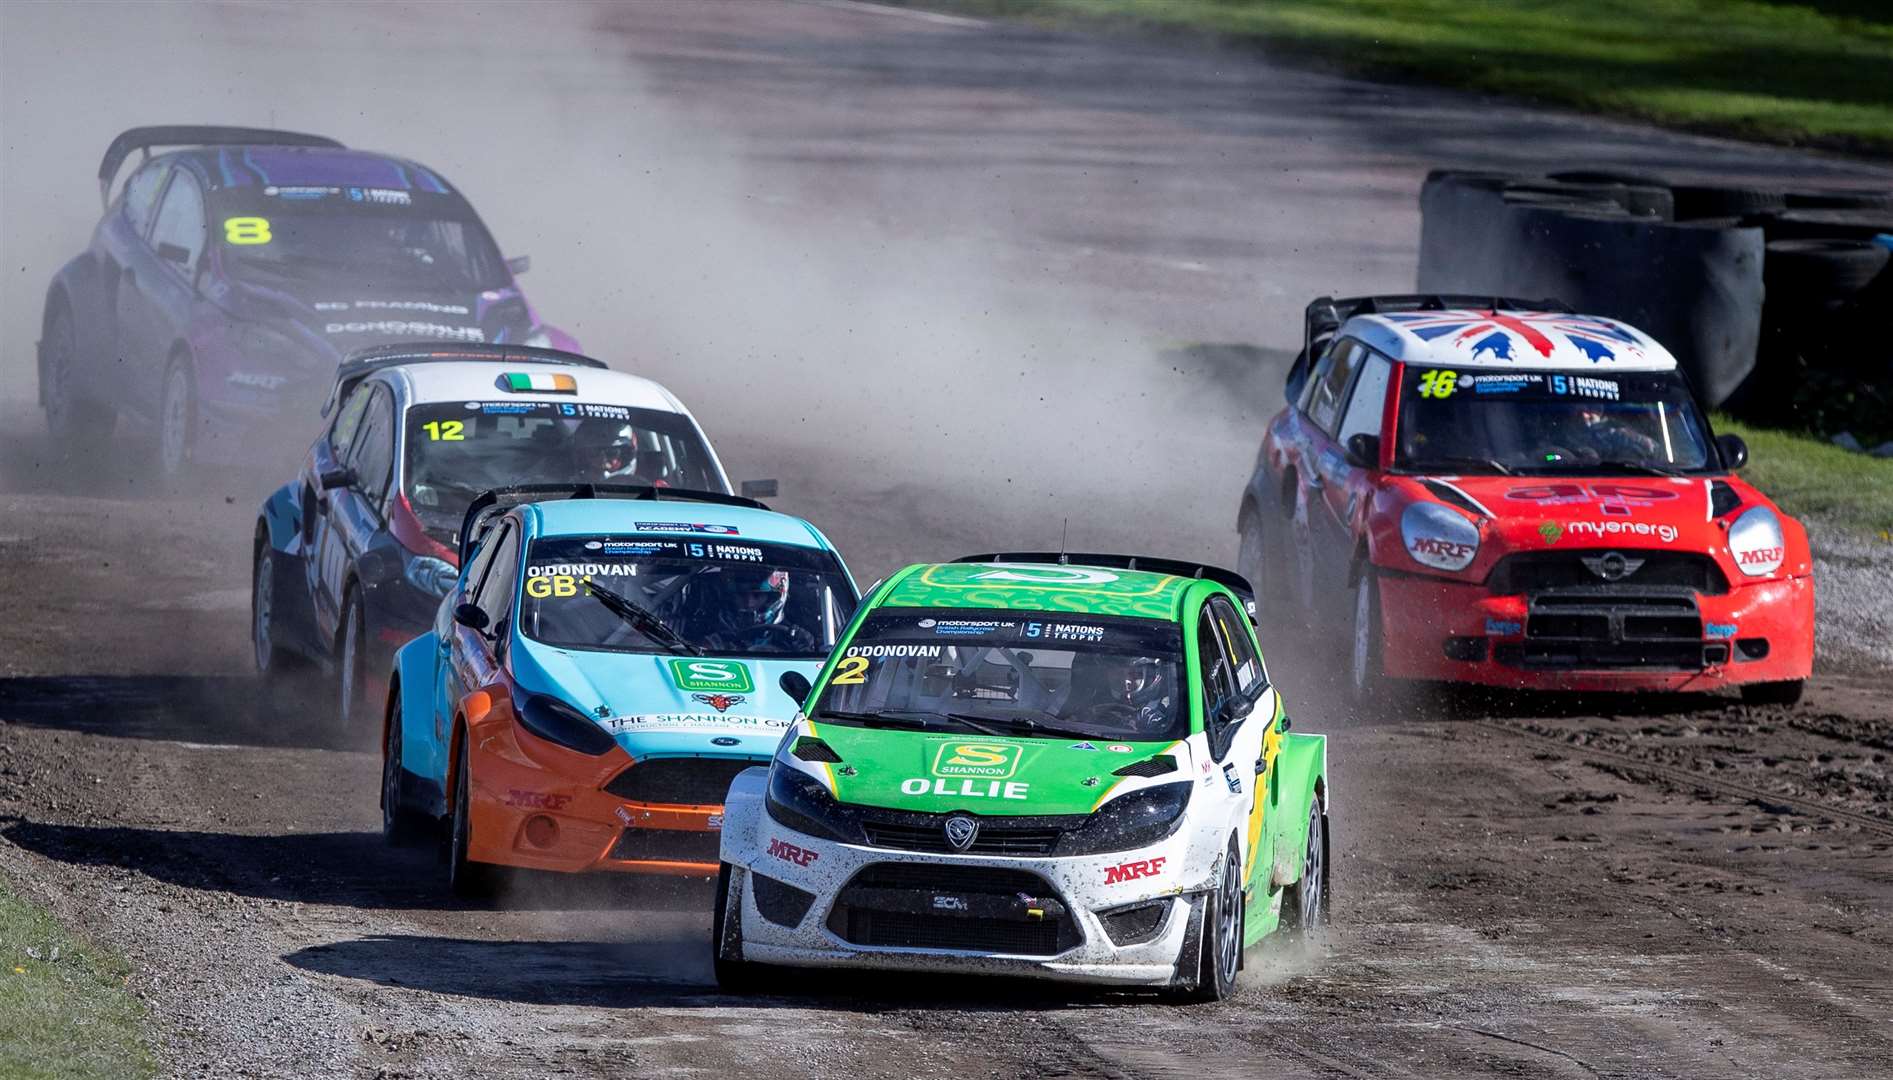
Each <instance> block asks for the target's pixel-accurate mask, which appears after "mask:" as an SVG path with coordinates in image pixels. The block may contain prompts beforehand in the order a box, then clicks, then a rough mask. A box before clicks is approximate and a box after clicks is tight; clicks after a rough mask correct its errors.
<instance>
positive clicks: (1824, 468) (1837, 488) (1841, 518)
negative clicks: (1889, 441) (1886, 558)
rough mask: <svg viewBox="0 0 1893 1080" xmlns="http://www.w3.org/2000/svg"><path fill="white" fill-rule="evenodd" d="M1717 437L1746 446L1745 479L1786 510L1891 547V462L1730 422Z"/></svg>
mask: <svg viewBox="0 0 1893 1080" xmlns="http://www.w3.org/2000/svg"><path fill="white" fill-rule="evenodd" d="M1714 422H1715V429H1716V433H1717V434H1719V435H1721V434H1727V435H1740V436H1741V437H1742V438H1743V440H1744V441H1746V442H1747V443H1748V467H1747V468H1745V469H1743V470H1742V477H1743V479H1745V480H1747V481H1748V482H1749V483H1751V484H1754V485H1755V486H1756V487H1758V488H1760V489H1761V490H1762V492H1763V493H1764V494H1766V495H1767V496H1768V497H1769V498H1771V499H1773V500H1775V502H1777V503H1779V504H1780V505H1781V508H1782V509H1783V510H1786V511H1788V512H1789V513H1790V514H1793V515H1795V516H1796V517H1800V516H1802V515H1805V514H1812V515H1814V516H1816V517H1819V518H1820V519H1822V520H1823V521H1827V522H1832V523H1834V524H1836V525H1839V526H1840V527H1842V528H1845V529H1849V530H1851V531H1854V532H1858V533H1861V534H1863V535H1868V536H1872V537H1875V538H1877V539H1878V540H1880V541H1881V542H1888V541H1893V460H1889V459H1886V458H1876V457H1869V456H1868V455H1866V454H1858V453H1854V452H1853V451H1850V450H1842V449H1841V448H1840V447H1838V446H1833V445H1831V444H1829V443H1825V442H1822V441H1820V440H1819V439H1816V438H1813V437H1811V436H1808V435H1802V434H1798V433H1795V432H1790V431H1779V430H1775V429H1772V428H1758V427H1752V426H1750V425H1748V424H1744V423H1742V422H1741V421H1739V420H1735V419H1732V418H1730V417H1727V416H1717V417H1716V418H1715V421H1714Z"/></svg>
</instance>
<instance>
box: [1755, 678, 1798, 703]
mask: <svg viewBox="0 0 1893 1080" xmlns="http://www.w3.org/2000/svg"><path fill="white" fill-rule="evenodd" d="M1806 685H1807V684H1806V683H1805V682H1804V681H1802V680H1801V679H1787V680H1785V681H1782V682H1758V683H1744V684H1743V685H1742V701H1743V703H1744V704H1748V705H1798V704H1800V702H1801V691H1802V690H1803V689H1804V688H1805V687H1806Z"/></svg>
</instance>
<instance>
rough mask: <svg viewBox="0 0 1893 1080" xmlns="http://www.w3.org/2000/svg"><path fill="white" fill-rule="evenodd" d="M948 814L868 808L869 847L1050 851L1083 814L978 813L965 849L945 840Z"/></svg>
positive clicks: (1001, 852) (1020, 852) (975, 852)
mask: <svg viewBox="0 0 1893 1080" xmlns="http://www.w3.org/2000/svg"><path fill="white" fill-rule="evenodd" d="M949 816H951V815H948V814H911V813H892V812H886V811H882V812H870V813H867V814H865V815H863V817H862V820H861V826H862V828H864V829H866V830H867V834H868V844H869V846H871V847H880V848H895V849H897V850H900V851H926V852H933V853H936V854H943V855H951V854H962V855H1050V854H1051V853H1052V852H1053V851H1054V850H1055V849H1056V848H1057V847H1058V839H1059V837H1061V836H1063V835H1064V834H1065V832H1066V831H1067V830H1070V829H1075V828H1077V827H1078V826H1079V825H1081V824H1083V822H1084V820H1085V819H1084V816H1083V815H1081V814H1080V815H1068V816H1057V817H980V818H976V819H975V820H977V821H978V822H979V833H978V835H976V836H975V837H974V838H973V842H972V844H971V845H969V846H968V847H966V848H965V849H964V850H961V849H959V848H956V847H954V846H953V845H951V844H949V843H947V838H946V819H947V818H948V817H949Z"/></svg>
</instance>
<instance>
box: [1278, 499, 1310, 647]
mask: <svg viewBox="0 0 1893 1080" xmlns="http://www.w3.org/2000/svg"><path fill="white" fill-rule="evenodd" d="M1311 513H1312V511H1311V510H1310V509H1309V507H1308V500H1307V499H1306V498H1298V499H1296V500H1295V516H1294V517H1293V518H1291V519H1290V520H1289V521H1288V523H1287V524H1288V532H1289V535H1290V537H1291V538H1292V547H1293V550H1292V551H1291V552H1290V553H1289V555H1290V558H1289V559H1288V560H1287V561H1286V562H1284V563H1283V567H1284V569H1285V570H1286V571H1287V575H1286V576H1287V578H1288V581H1289V582H1290V591H1291V593H1292V596H1291V599H1292V600H1293V601H1294V603H1295V606H1296V607H1298V608H1300V609H1301V613H1302V615H1303V616H1305V617H1307V618H1308V619H1310V620H1312V619H1314V617H1315V537H1314V530H1313V523H1312V522H1311V521H1310V519H1309V518H1310V514H1311Z"/></svg>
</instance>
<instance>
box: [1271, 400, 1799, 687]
mask: <svg viewBox="0 0 1893 1080" xmlns="http://www.w3.org/2000/svg"><path fill="white" fill-rule="evenodd" d="M1404 366H1405V365H1402V364H1395V365H1393V375H1392V378H1391V379H1390V384H1391V386H1392V387H1393V388H1394V392H1391V393H1388V394H1387V402H1386V406H1385V409H1384V413H1383V415H1382V419H1381V424H1380V427H1379V431H1378V437H1379V440H1380V458H1379V460H1378V461H1376V462H1373V463H1370V464H1367V465H1357V464H1354V463H1352V462H1350V461H1349V460H1348V457H1347V455H1346V452H1345V450H1344V449H1343V448H1342V447H1341V446H1340V445H1338V444H1337V443H1336V442H1335V440H1334V438H1333V437H1332V436H1330V435H1329V434H1328V433H1327V432H1326V431H1324V430H1322V429H1321V428H1320V427H1318V426H1317V425H1316V424H1315V423H1314V422H1313V421H1312V420H1311V419H1310V418H1309V417H1308V416H1307V415H1306V414H1304V413H1302V412H1301V411H1300V410H1298V409H1296V408H1294V407H1292V406H1291V407H1290V408H1288V409H1286V410H1284V411H1283V412H1282V413H1281V414H1280V415H1278V416H1277V417H1276V418H1275V419H1274V421H1272V422H1271V423H1270V425H1269V429H1268V433H1267V435H1266V436H1265V438H1264V441H1263V445H1262V460H1261V461H1259V462H1258V466H1259V468H1258V470H1257V480H1256V482H1255V485H1254V487H1253V488H1252V490H1251V492H1250V502H1249V504H1248V506H1249V507H1251V508H1253V507H1258V506H1266V505H1268V503H1269V502H1270V501H1275V505H1274V506H1272V507H1270V509H1279V510H1280V511H1281V516H1280V518H1277V519H1275V520H1280V521H1281V527H1286V528H1287V529H1289V530H1290V531H1291V535H1292V536H1293V538H1294V540H1295V544H1296V547H1295V548H1294V549H1293V551H1292V553H1291V554H1290V555H1289V556H1288V561H1289V565H1290V567H1291V573H1295V572H1299V573H1302V574H1305V575H1310V576H1311V577H1312V580H1310V581H1308V582H1306V583H1305V584H1304V586H1303V587H1304V589H1305V590H1306V591H1305V595H1308V596H1312V597H1313V598H1314V600H1315V601H1316V603H1317V605H1318V606H1320V607H1322V608H1324V609H1326V610H1330V611H1333V612H1335V613H1337V614H1340V615H1343V616H1345V615H1346V614H1347V608H1346V604H1345V602H1344V600H1345V598H1347V597H1349V596H1350V595H1351V592H1352V590H1351V586H1352V584H1353V582H1354V581H1356V580H1357V579H1358V576H1359V575H1360V574H1361V573H1362V572H1363V571H1364V570H1365V569H1366V568H1367V567H1369V566H1371V567H1372V568H1373V571H1374V573H1375V574H1376V576H1377V577H1378V580H1379V587H1380V612H1381V619H1380V626H1381V630H1382V646H1381V648H1382V652H1381V656H1382V665H1383V673H1384V674H1385V675H1388V676H1391V677H1395V678H1404V679H1430V680H1440V681H1447V682H1460V683H1476V684H1481V685H1488V686H1501V687H1511V688H1520V689H1542V690H1703V689H1711V688H1715V687H1719V686H1730V685H1736V684H1741V683H1759V682H1783V681H1789V680H1799V679H1805V678H1806V677H1807V676H1808V675H1809V673H1810V672H1811V670H1812V668H1813V662H1814V582H1813V577H1812V571H1813V562H1812V556H1811V553H1810V551H1809V547H1808V540H1807V532H1806V530H1805V529H1804V528H1803V527H1802V525H1801V524H1800V522H1798V521H1796V520H1794V519H1793V518H1790V517H1788V516H1787V515H1786V514H1784V513H1782V512H1781V510H1780V508H1779V507H1777V506H1775V505H1774V503H1772V502H1771V501H1770V500H1769V499H1768V498H1767V497H1766V496H1765V495H1763V494H1762V493H1761V492H1759V491H1757V490H1756V489H1755V488H1754V487H1752V486H1751V485H1749V484H1747V483H1745V482H1744V481H1742V480H1741V479H1739V478H1738V477H1736V476H1734V475H1731V474H1714V475H1707V476H1702V475H1692V476H1689V477H1686V478H1672V477H1665V476H1654V475H1653V476H1647V477H1646V476H1635V475H1632V476H1626V475H1622V474H1613V475H1609V476H1589V477H1587V476H1581V475H1571V476H1566V475H1558V476H1555V477H1547V476H1542V475H1532V476H1523V475H1521V476H1503V475H1479V476H1462V475H1438V476H1417V475H1413V474H1409V473H1396V472H1394V471H1392V466H1393V451H1392V448H1393V446H1394V445H1395V442H1394V427H1395V423H1396V418H1397V410H1398V399H1399V393H1398V388H1399V387H1400V385H1401V381H1402V380H1401V375H1402V369H1403V368H1404ZM1718 487H1720V488H1721V489H1722V490H1721V491H1719V492H1718V491H1717V488H1718ZM1419 503H1433V504H1438V505H1441V506H1443V507H1445V508H1446V511H1447V512H1448V513H1450V514H1453V515H1456V516H1458V517H1459V518H1460V519H1462V520H1463V521H1464V522H1466V523H1467V524H1468V525H1469V526H1470V529H1469V530H1468V533H1467V534H1458V533H1456V534H1455V536H1454V537H1421V538H1419V541H1418V545H1417V546H1418V547H1420V548H1421V549H1423V553H1428V554H1432V555H1435V556H1438V557H1443V561H1446V562H1456V561H1459V559H1463V558H1464V554H1465V551H1466V547H1467V545H1466V544H1465V543H1463V541H1464V540H1466V539H1469V538H1470V537H1469V533H1470V532H1476V536H1477V545H1476V549H1474V554H1473V555H1472V558H1471V561H1470V563H1469V564H1468V565H1466V566H1464V567H1463V568H1462V569H1457V570H1446V569H1440V568H1438V567H1437V566H1429V565H1425V564H1423V563H1422V561H1420V559H1419V558H1418V557H1416V554H1415V552H1413V551H1410V550H1409V545H1408V543H1407V538H1406V536H1405V535H1404V534H1403V531H1402V517H1403V515H1404V514H1405V513H1406V512H1407V509H1408V508H1409V507H1410V506H1413V505H1415V504H1419ZM1755 507H1767V508H1769V509H1770V510H1772V511H1773V512H1774V513H1775V515H1776V516H1777V517H1778V518H1779V523H1780V530H1781V550H1780V551H1779V552H1774V551H1772V550H1771V551H1767V552H1765V553H1763V554H1759V555H1758V554H1757V552H1756V551H1754V550H1745V552H1744V553H1741V554H1743V555H1744V557H1745V558H1747V559H1749V560H1754V562H1751V565H1756V563H1759V564H1761V565H1766V564H1769V563H1772V562H1774V561H1775V559H1776V558H1777V557H1778V558H1779V566H1778V567H1776V568H1774V569H1772V570H1770V572H1768V573H1766V574H1762V575H1756V576H1751V575H1750V574H1747V573H1744V572H1743V568H1742V566H1741V565H1740V564H1739V562H1738V557H1737V555H1738V553H1735V552H1732V551H1731V545H1730V536H1729V531H1730V528H1731V526H1732V525H1733V524H1734V523H1735V522H1736V521H1737V519H1739V518H1741V516H1742V515H1743V514H1745V513H1747V512H1748V511H1750V510H1752V509H1754V508H1755ZM1718 510H1719V511H1720V512H1717V511H1718ZM1448 531H1451V530H1448ZM1613 556H1614V558H1613ZM1298 560H1299V561H1298ZM1587 560H1589V562H1587ZM1435 561H1440V559H1439V558H1436V560H1435ZM1502 564H1503V566H1504V569H1503V570H1501V567H1502ZM1592 564H1595V565H1596V566H1597V567H1600V568H1601V569H1596V570H1593V569H1591V566H1592ZM1626 567H1629V568H1630V569H1629V570H1627V571H1626V570H1625V568H1626ZM1264 572H1265V573H1266V572H1267V571H1266V570H1265V571H1264ZM1606 573H1615V574H1616V577H1615V578H1614V579H1608V578H1606V577H1605V574H1606ZM1652 585H1655V586H1656V587H1654V588H1652V587H1651V586H1652ZM1665 605H1667V609H1666V607H1665ZM1600 657H1602V658H1604V659H1602V660H1600V659H1599V658H1600Z"/></svg>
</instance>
